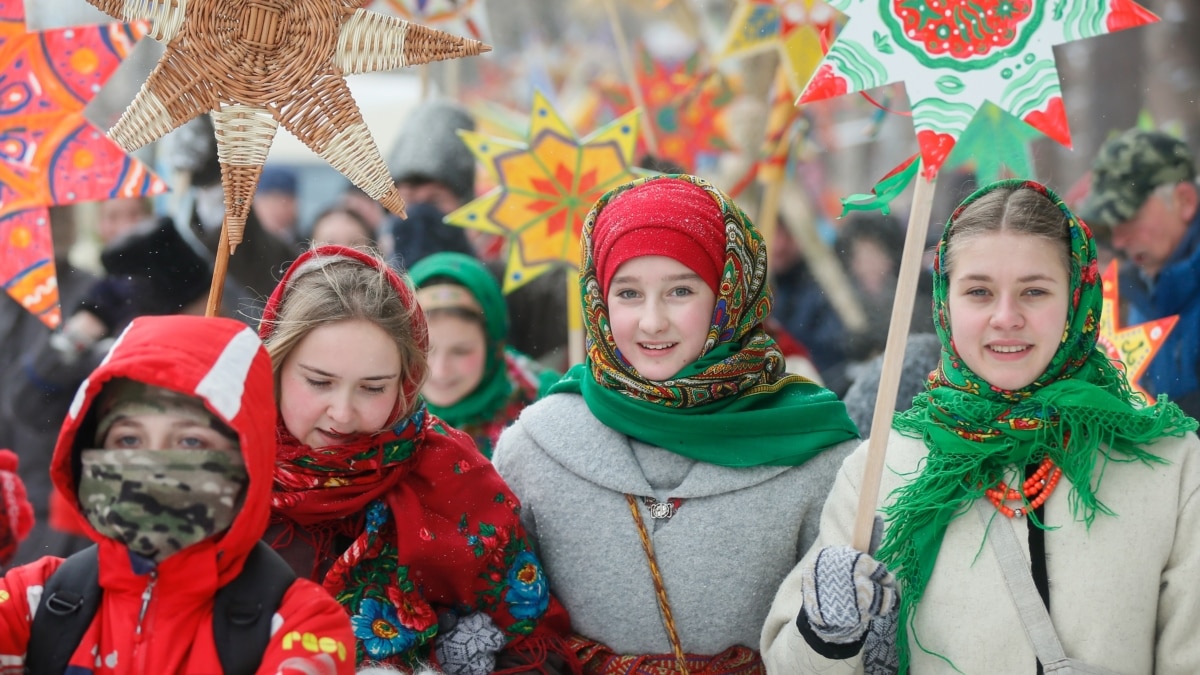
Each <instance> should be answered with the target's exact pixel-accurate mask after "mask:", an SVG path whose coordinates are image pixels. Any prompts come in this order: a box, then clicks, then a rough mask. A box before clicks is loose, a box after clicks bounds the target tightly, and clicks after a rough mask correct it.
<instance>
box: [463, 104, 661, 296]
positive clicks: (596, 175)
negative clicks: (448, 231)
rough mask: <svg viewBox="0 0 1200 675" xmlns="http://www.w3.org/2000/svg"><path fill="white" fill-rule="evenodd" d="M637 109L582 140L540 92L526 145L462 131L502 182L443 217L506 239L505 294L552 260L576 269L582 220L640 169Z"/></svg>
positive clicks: (534, 274) (542, 269)
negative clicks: (637, 161)
mask: <svg viewBox="0 0 1200 675" xmlns="http://www.w3.org/2000/svg"><path fill="white" fill-rule="evenodd" d="M637 115H638V113H637V112H636V111H634V112H630V113H627V114H625V115H623V116H621V117H620V118H618V119H616V120H614V121H612V122H610V123H609V124H607V125H605V126H604V127H601V128H600V129H597V130H596V131H595V132H593V133H592V134H590V135H588V136H587V137H585V138H583V139H578V138H577V137H576V135H575V132H574V131H573V130H571V128H570V127H568V126H567V124H566V123H565V122H564V121H563V119H562V117H561V116H559V114H558V112H557V111H555V110H554V108H553V106H551V105H550V103H549V102H548V101H547V100H546V98H545V97H544V96H542V95H541V94H540V93H538V94H535V95H534V99H533V112H532V116H531V121H530V128H529V135H528V143H527V144H526V143H519V142H515V141H507V140H504V139H497V138H489V137H486V136H483V135H480V134H478V133H475V132H469V131H460V132H459V134H460V135H461V136H462V138H463V141H464V142H466V144H467V146H468V147H469V148H470V149H471V152H473V153H474V154H475V156H476V157H477V158H478V159H479V160H480V161H481V162H483V164H484V166H485V167H486V168H487V171H488V173H489V174H490V175H491V178H492V180H494V181H495V183H496V185H497V186H498V187H496V188H494V189H492V190H491V191H490V192H488V193H487V194H485V195H483V196H482V197H479V198H478V199H475V200H474V201H472V202H470V203H468V204H466V205H465V206H463V207H462V208H460V209H458V210H456V211H454V212H453V213H451V214H450V215H448V216H446V222H447V223H450V224H451V225H458V226H459V227H465V228H469V229H474V230H480V231H483V232H487V233H490V234H499V235H503V236H505V237H507V238H508V239H509V240H510V242H511V245H510V246H509V257H508V267H507V269H506V271H505V276H504V292H505V293H507V292H510V291H512V290H513V289H516V288H518V287H520V286H521V285H523V284H525V283H527V282H529V281H531V280H533V279H534V278H536V277H537V276H538V275H539V274H541V273H543V272H545V271H547V270H549V269H550V268H551V267H554V266H569V267H573V268H576V269H578V267H579V259H580V251H579V246H580V244H579V239H580V235H581V234H582V232H583V221H584V218H585V217H586V216H587V213H588V211H590V210H591V208H592V205H593V204H594V203H595V202H596V200H597V199H598V198H599V197H600V196H601V195H603V194H604V193H605V192H607V191H608V190H609V189H611V188H614V187H616V186H618V185H621V184H622V183H627V182H629V181H631V180H633V179H635V178H637V177H638V176H639V175H642V172H638V171H636V170H635V169H633V168H632V167H633V153H634V148H635V147H636V145H637V138H638V123H637Z"/></svg>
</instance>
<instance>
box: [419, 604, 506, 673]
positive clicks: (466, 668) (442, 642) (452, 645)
mask: <svg viewBox="0 0 1200 675" xmlns="http://www.w3.org/2000/svg"><path fill="white" fill-rule="evenodd" d="M504 644H505V640H504V633H503V632H502V631H501V630H500V629H499V628H497V627H496V624H495V623H493V622H492V617H490V616H488V615H487V614H483V613H478V614H468V615H467V616H464V617H462V618H461V619H459V620H458V623H456V624H455V625H454V627H453V628H451V629H450V630H448V631H446V632H445V633H443V634H441V635H438V637H437V639H436V640H434V652H435V653H436V654H437V660H438V662H439V663H440V664H441V666H442V671H443V672H445V673H448V674H449V675H489V673H491V672H492V671H493V670H495V669H496V652H499V651H500V650H501V649H502V648H503V647H504Z"/></svg>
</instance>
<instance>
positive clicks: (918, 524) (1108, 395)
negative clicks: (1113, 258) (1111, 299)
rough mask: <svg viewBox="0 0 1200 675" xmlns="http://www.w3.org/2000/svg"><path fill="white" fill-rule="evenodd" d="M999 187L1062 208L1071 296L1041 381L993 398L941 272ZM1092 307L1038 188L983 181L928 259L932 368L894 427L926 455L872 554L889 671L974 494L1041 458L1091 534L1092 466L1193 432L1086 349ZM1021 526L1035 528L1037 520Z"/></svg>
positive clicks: (1079, 241)
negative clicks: (882, 582)
mask: <svg viewBox="0 0 1200 675" xmlns="http://www.w3.org/2000/svg"><path fill="white" fill-rule="evenodd" d="M1000 189H1005V190H1019V189H1029V190H1035V191H1037V192H1038V193H1040V194H1042V195H1044V196H1045V197H1046V198H1048V199H1050V200H1051V201H1052V202H1054V204H1055V205H1057V206H1058V208H1059V209H1061V210H1062V212H1063V214H1064V216H1065V217H1066V218H1067V221H1068V228H1069V232H1070V253H1071V256H1070V257H1071V279H1070V281H1071V291H1072V293H1071V301H1070V307H1069V308H1068V313H1067V325H1066V330H1065V331H1064V333H1063V341H1062V343H1061V344H1060V345H1059V347H1058V350H1057V352H1056V353H1055V354H1054V356H1053V358H1052V359H1051V361H1050V364H1049V365H1048V366H1047V367H1046V370H1045V372H1044V373H1043V374H1042V375H1041V377H1039V378H1038V379H1037V380H1036V381H1034V382H1033V383H1032V384H1030V385H1029V386H1027V387H1025V388H1024V389H1022V390H1020V391H1003V390H999V389H996V388H994V387H992V386H991V385H990V384H989V383H988V382H986V381H984V380H983V379H982V378H980V377H979V376H977V375H976V374H974V373H973V372H971V371H970V370H969V369H968V368H967V366H966V364H965V363H964V362H963V361H962V359H961V358H960V357H959V356H958V354H957V352H956V351H955V349H954V346H953V341H952V336H951V335H950V323H949V316H948V313H947V295H948V291H949V276H948V274H947V273H946V271H945V268H944V264H945V255H946V249H947V241H948V238H949V235H950V232H951V228H952V226H953V224H954V222H955V220H956V219H957V218H958V216H959V215H960V214H961V213H962V211H963V209H965V208H966V207H967V206H968V205H970V204H972V203H974V202H975V201H976V200H978V199H979V198H980V197H981V196H983V195H985V194H988V193H989V192H992V191H994V190H1000ZM1048 245H1049V244H1048ZM1101 299H1102V286H1101V281H1100V278H1099V273H1098V266H1097V263H1096V249H1095V244H1094V242H1093V241H1092V235H1091V232H1090V231H1089V230H1088V228H1087V226H1086V225H1085V224H1084V223H1083V222H1081V221H1080V220H1079V219H1077V218H1076V217H1075V216H1074V214H1072V213H1071V212H1070V210H1069V209H1067V207H1066V205H1065V204H1063V202H1062V200H1061V199H1059V197H1058V196H1057V195H1056V194H1054V193H1053V192H1052V191H1050V190H1049V189H1047V188H1046V187H1044V186H1042V185H1040V184H1038V183H1034V182H1032V181H1023V180H1007V181H1000V182H998V183H993V184H991V185H988V186H986V187H984V188H982V189H980V190H978V191H977V192H975V193H974V194H973V195H971V196H970V197H968V198H967V199H966V200H965V201H963V203H962V204H961V205H960V206H959V207H958V209H956V210H955V212H954V214H953V215H952V216H951V217H950V220H949V222H948V223H947V225H946V233H945V234H943V236H942V241H941V243H940V244H939V245H938V249H937V256H936V259H935V262H934V310H935V323H936V328H937V333H938V336H939V337H940V338H941V341H942V359H941V363H940V364H939V366H938V368H937V370H936V371H934V372H933V373H932V374H931V375H930V379H929V382H928V383H927V384H926V390H925V391H924V392H923V393H922V394H920V395H919V396H918V397H917V398H916V399H914V401H913V407H912V408H911V409H910V410H908V411H906V412H904V413H900V414H897V415H896V417H895V418H894V421H893V426H894V427H895V428H896V429H897V430H898V431H899V432H900V433H902V434H904V435H906V436H911V437H919V438H922V439H923V440H924V441H925V445H926V446H927V447H928V448H929V454H928V456H927V458H926V459H925V461H924V462H923V464H922V468H921V472H920V474H919V475H917V476H916V478H915V479H913V480H912V482H910V483H908V484H907V485H905V486H904V487H901V488H899V489H897V490H896V491H895V492H893V493H892V497H893V503H892V505H891V506H889V507H886V508H884V509H883V512H884V514H885V516H886V518H887V522H888V527H887V533H886V535H885V536H884V539H883V542H882V546H881V547H880V548H879V551H878V553H877V557H878V558H879V559H880V560H881V561H883V562H885V563H886V564H887V565H888V567H889V568H890V569H891V570H892V572H893V573H894V574H895V575H896V577H897V579H898V580H899V582H900V588H901V591H902V594H901V602H900V621H899V630H898V633H897V649H898V651H899V655H900V673H906V672H907V670H908V664H909V659H910V651H909V639H908V634H909V631H910V630H911V627H912V620H913V618H914V616H915V614H916V609H917V605H918V604H919V603H920V601H921V597H922V595H923V594H924V592H925V587H926V585H927V584H928V583H929V578H930V576H931V575H932V573H933V568H934V563H935V562H936V560H937V556H938V551H939V550H940V548H941V544H942V539H943V537H944V536H945V533H946V528H947V526H948V525H949V524H950V522H951V521H952V520H954V519H955V518H957V517H958V516H960V515H962V514H963V513H965V512H966V511H967V510H969V508H970V507H971V505H972V504H973V503H974V502H975V501H976V500H978V499H981V498H983V497H984V492H985V490H987V489H988V488H990V487H994V486H995V485H996V484H997V483H999V482H1001V481H1004V482H1006V483H1008V484H1016V485H1020V483H1021V481H1022V480H1023V476H1022V475H1021V473H1020V472H1022V471H1023V470H1024V467H1025V466H1026V465H1029V464H1035V463H1037V462H1040V461H1041V460H1042V459H1043V458H1044V457H1046V456H1047V455H1048V456H1049V457H1050V459H1051V460H1053V461H1054V463H1055V464H1056V465H1057V466H1058V467H1059V468H1061V469H1062V472H1063V476H1064V477H1065V478H1066V479H1067V481H1069V482H1070V485H1071V493H1070V497H1069V499H1070V506H1071V511H1072V513H1073V514H1074V516H1075V517H1076V518H1077V519H1079V520H1081V521H1082V522H1083V523H1085V525H1087V526H1090V525H1091V523H1092V522H1093V520H1094V519H1095V517H1096V514H1097V513H1098V512H1099V513H1103V514H1105V515H1110V516H1111V515H1115V514H1113V513H1112V512H1111V511H1109V510H1108V509H1107V508H1106V507H1105V506H1104V504H1103V503H1102V502H1101V501H1100V499H1099V497H1098V496H1097V491H1098V489H1099V487H1100V481H1099V479H1096V481H1095V483H1093V478H1092V477H1093V476H1094V475H1096V474H1095V469H1096V466H1097V463H1099V464H1101V465H1103V464H1105V463H1107V462H1110V461H1113V462H1143V463H1147V464H1149V463H1153V462H1161V461H1163V460H1161V459H1160V458H1158V457H1156V456H1155V455H1153V454H1150V453H1149V452H1146V451H1145V450H1144V449H1142V446H1144V445H1146V444H1147V443H1151V442H1153V441H1155V440H1156V439H1158V438H1161V437H1163V436H1181V435H1183V434H1184V433H1185V432H1187V431H1189V430H1192V429H1195V428H1196V421H1195V420H1192V419H1190V418H1188V417H1187V416H1186V415H1184V414H1183V412H1182V411H1181V410H1180V409H1179V407H1178V406H1176V405H1175V404H1173V403H1170V402H1168V401H1167V400H1166V398H1165V397H1164V398H1162V399H1160V400H1159V401H1158V402H1157V403H1156V404H1154V405H1152V406H1146V405H1145V401H1144V400H1142V398H1141V396H1140V395H1137V394H1135V393H1133V391H1132V390H1131V389H1130V387H1129V383H1128V382H1127V381H1126V379H1125V375H1124V374H1123V373H1122V372H1121V371H1120V370H1118V369H1117V368H1116V367H1115V366H1114V365H1113V363H1112V362H1111V361H1109V359H1108V358H1107V357H1105V356H1104V354H1102V353H1101V352H1100V351H1098V350H1097V349H1096V338H1097V328H1098V324H1099V318H1100V308H1101ZM1030 515H1031V516H1032V514H1030ZM1031 522H1032V523H1034V525H1035V526H1037V527H1043V528H1044V527H1045V526H1044V525H1042V523H1039V522H1037V520H1036V518H1033V517H1031Z"/></svg>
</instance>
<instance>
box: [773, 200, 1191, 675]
mask: <svg viewBox="0 0 1200 675" xmlns="http://www.w3.org/2000/svg"><path fill="white" fill-rule="evenodd" d="M1101 301H1102V281H1101V279H1100V275H1099V271H1098V269H1097V263H1096V249H1095V245H1094V243H1093V241H1092V235H1091V232H1090V231H1089V230H1088V228H1087V226H1086V225H1084V224H1083V223H1082V222H1081V221H1080V220H1079V219H1077V218H1076V217H1075V216H1074V215H1073V214H1072V213H1071V212H1070V210H1068V209H1067V208H1066V206H1065V205H1064V204H1063V202H1062V200H1061V199H1059V198H1058V196H1057V195H1055V194H1054V193H1053V192H1051V191H1050V190H1048V189H1047V188H1045V187H1044V186H1042V185H1039V184H1037V183H1033V182H1030V181H1020V180H1010V181H1002V182H999V183H995V184H992V185H989V186H987V187H985V188H983V189H981V190H979V191H978V192H976V193H975V194H973V195H971V196H970V197H968V198H967V199H966V201H964V202H963V204H962V205H960V206H959V208H958V209H957V210H956V211H955V213H954V215H952V216H951V218H950V221H949V222H948V223H947V226H946V230H945V233H944V235H943V238H942V241H941V244H940V245H939V247H938V250H937V256H936V260H935V268H934V313H935V317H934V321H935V323H936V327H937V331H938V335H939V336H940V337H941V341H942V360H941V364H940V365H939V366H938V368H937V369H936V370H935V371H934V372H933V373H931V374H930V376H929V380H928V382H927V385H926V390H925V391H924V392H923V393H922V394H920V395H918V396H917V397H916V398H915V399H914V401H913V407H912V409H911V410H909V411H907V412H903V413H899V414H897V415H896V417H895V419H894V421H893V427H894V429H893V431H892V433H891V435H890V437H889V439H888V447H887V468H886V469H885V471H884V474H883V487H882V492H881V494H883V495H885V499H884V502H883V504H882V505H881V508H880V511H881V513H882V515H883V518H884V521H885V523H886V531H885V533H884V535H883V540H882V546H880V548H879V549H878V551H877V552H873V554H874V556H875V557H874V558H872V557H871V556H869V555H867V554H866V553H862V552H858V551H854V550H853V549H850V548H848V547H845V546H839V545H838V544H842V543H845V542H848V541H849V538H850V532H851V529H852V527H853V522H854V517H855V510H856V505H857V503H858V485H859V481H860V480H861V476H862V473H863V467H864V465H865V460H866V447H865V444H864V446H863V447H862V448H860V450H859V451H856V452H855V454H854V455H852V456H851V457H850V458H849V459H848V460H847V461H846V464H845V466H844V467H843V470H842V473H841V474H840V475H839V477H838V482H837V483H836V484H835V485H834V488H833V491H832V493H831V494H830V498H829V502H828V503H827V504H826V507H825V514H824V516H823V519H822V522H821V535H820V537H819V540H818V543H817V544H816V545H815V546H814V547H813V548H812V549H811V550H810V552H809V553H808V554H807V555H806V556H805V560H804V562H802V563H801V564H800V565H799V566H798V567H797V568H796V570H795V571H794V572H793V573H792V574H791V575H789V576H788V579H787V580H786V581H785V582H784V584H783V586H782V587H781V589H780V591H779V593H778V595H777V597H776V600H775V605H774V606H773V608H772V611H771V616H770V617H769V618H768V621H767V624H766V627H765V628H764V630H763V648H764V652H766V658H767V661H768V663H769V664H771V665H772V666H773V670H774V671H775V672H780V673H796V672H817V671H819V672H864V671H865V672H869V673H875V672H901V673H907V672H920V673H929V672H955V671H957V672H962V673H1006V674H1007V673H1030V674H1033V673H1041V672H1047V673H1049V672H1073V673H1110V672H1115V673H1196V672H1200V641H1197V640H1196V639H1195V630H1196V628H1195V627H1196V625H1197V622H1200V586H1198V585H1197V584H1196V583H1195V579H1196V577H1197V575H1200V540H1198V539H1197V537H1198V536H1200V496H1198V495H1200V441H1198V440H1197V438H1196V434H1195V433H1193V431H1194V430H1195V429H1196V421H1195V420H1193V419H1191V418H1189V417H1187V416H1185V415H1184V414H1183V413H1182V412H1181V411H1180V410H1179V408H1178V406H1176V405H1175V404H1174V403H1171V402H1169V401H1167V400H1165V398H1163V399H1160V400H1159V401H1158V402H1156V403H1153V404H1150V403H1149V402H1147V401H1146V400H1144V399H1143V398H1142V397H1141V396H1140V395H1138V394H1135V393H1134V392H1133V391H1132V390H1131V388H1130V386H1129V383H1128V381H1127V380H1126V378H1125V374H1124V372H1123V370H1122V369H1121V367H1120V366H1119V365H1117V364H1114V362H1113V361H1111V360H1110V359H1109V357H1108V356H1107V355H1106V354H1105V353H1104V352H1102V351H1100V350H1098V349H1097V339H1098V334H1099V325H1100V319H1101V317H1100V311H1101ZM889 570H890V571H889ZM897 595H898V596H899V601H898V602H897V601H896V598H897Z"/></svg>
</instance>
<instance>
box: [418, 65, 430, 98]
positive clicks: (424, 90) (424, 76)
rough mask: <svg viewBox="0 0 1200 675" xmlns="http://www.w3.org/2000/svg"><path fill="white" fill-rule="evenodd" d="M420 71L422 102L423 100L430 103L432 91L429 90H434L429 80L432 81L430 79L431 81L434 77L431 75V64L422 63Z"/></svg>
mask: <svg viewBox="0 0 1200 675" xmlns="http://www.w3.org/2000/svg"><path fill="white" fill-rule="evenodd" d="M419 70H420V73H421V100H422V101H428V100H429V97H430V91H429V90H430V89H431V88H432V87H431V86H430V84H429V80H430V79H431V77H432V76H431V75H430V74H429V64H428V63H422V64H421V68H420V69H419Z"/></svg>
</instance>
